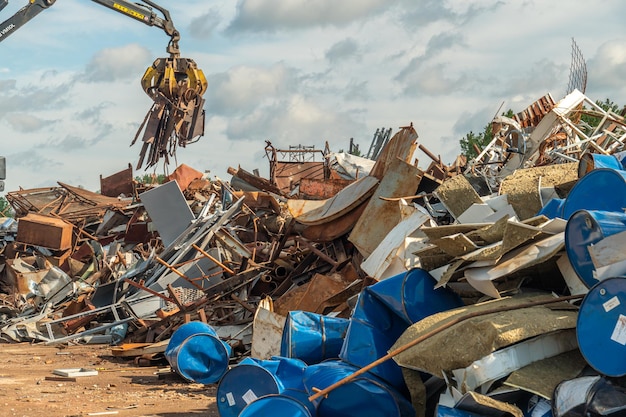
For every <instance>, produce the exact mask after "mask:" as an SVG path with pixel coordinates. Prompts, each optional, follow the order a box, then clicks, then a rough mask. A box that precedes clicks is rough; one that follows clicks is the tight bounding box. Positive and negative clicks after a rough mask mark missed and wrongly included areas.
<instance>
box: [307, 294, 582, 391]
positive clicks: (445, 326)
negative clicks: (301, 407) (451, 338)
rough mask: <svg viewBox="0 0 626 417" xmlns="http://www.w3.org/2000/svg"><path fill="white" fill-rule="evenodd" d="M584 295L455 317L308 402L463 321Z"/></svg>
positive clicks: (579, 297)
mask: <svg viewBox="0 0 626 417" xmlns="http://www.w3.org/2000/svg"><path fill="white" fill-rule="evenodd" d="M583 297H584V295H569V296H565V297H557V298H554V299H552V300H540V301H531V302H528V303H524V304H520V305H516V306H503V307H497V308H493V309H491V310H485V311H475V312H474V313H470V314H468V315H467V316H463V317H457V318H455V319H452V320H450V321H449V322H447V323H444V324H442V325H441V326H439V327H436V328H434V329H433V330H431V331H429V332H428V333H425V334H423V335H421V336H419V337H417V338H415V339H414V340H412V341H410V342H409V343H407V344H405V345H402V346H400V347H399V348H397V349H394V350H392V351H391V352H389V353H387V354H386V355H385V356H383V357H382V358H379V359H377V360H375V361H374V362H372V363H370V364H369V365H366V366H364V367H363V368H361V369H359V370H358V371H356V372H354V373H353V374H351V375H348V376H347V377H345V378H343V379H342V380H340V381H337V382H335V383H334V384H332V385H330V386H329V387H327V388H325V389H323V390H319V389H317V388H313V391H316V392H315V394H313V395H311V396H310V397H309V401H311V402H313V401H314V400H316V399H318V398H319V397H323V396H325V395H328V393H329V392H331V391H333V390H335V389H337V388H339V387H340V386H342V385H345V384H347V383H348V382H350V381H352V380H353V379H354V378H356V377H357V376H359V375H363V374H364V373H366V372H367V371H369V370H370V369H372V368H375V367H376V366H378V365H380V364H381V363H383V362H386V361H388V360H389V359H391V358H393V357H394V356H396V355H399V354H400V353H402V352H404V351H405V350H408V349H410V348H412V347H413V346H415V345H417V344H418V343H421V342H423V341H424V340H426V339H428V338H430V337H432V336H434V335H436V334H438V333H440V332H442V331H444V330H446V329H448V328H450V327H452V326H454V325H456V324H459V323H461V322H463V321H465V320H468V319H470V318H474V317H479V316H484V315H487V314H495V313H502V312H504V311H512V310H519V309H522V308H529V307H536V306H540V305H545V304H553V303H558V302H563V301H571V300H578V299H581V298H583Z"/></svg>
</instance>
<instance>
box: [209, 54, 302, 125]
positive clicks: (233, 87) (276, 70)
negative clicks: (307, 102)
mask: <svg viewBox="0 0 626 417" xmlns="http://www.w3.org/2000/svg"><path fill="white" fill-rule="evenodd" d="M295 78H296V74H295V71H294V70H293V69H292V68H287V67H286V66H285V65H283V64H276V65H273V66H271V67H267V68H261V67H249V66H239V67H235V68H232V69H230V70H229V71H228V72H226V73H221V74H212V75H211V76H209V78H208V81H209V91H208V92H207V94H206V95H205V98H206V99H207V108H208V109H209V111H210V113H212V114H219V115H232V116H235V115H241V114H244V113H248V112H250V111H252V110H253V109H254V108H256V107H258V106H260V105H265V104H266V103H268V102H272V101H274V100H276V99H277V98H278V99H280V98H281V97H283V96H284V95H285V94H289V93H290V92H291V91H292V90H293V89H294V88H295Z"/></svg>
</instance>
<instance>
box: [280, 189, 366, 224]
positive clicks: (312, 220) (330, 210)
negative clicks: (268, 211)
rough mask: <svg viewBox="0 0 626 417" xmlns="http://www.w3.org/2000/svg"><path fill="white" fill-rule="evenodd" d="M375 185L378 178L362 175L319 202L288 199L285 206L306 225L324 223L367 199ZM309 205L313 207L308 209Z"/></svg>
mask: <svg viewBox="0 0 626 417" xmlns="http://www.w3.org/2000/svg"><path fill="white" fill-rule="evenodd" d="M377 185H378V179H376V178H375V177H363V178H361V179H360V180H357V181H355V182H353V183H352V184H350V185H349V186H347V187H346V188H344V189H343V190H341V191H340V192H339V193H337V194H335V195H334V196H333V197H331V198H329V199H327V200H324V201H323V202H321V203H320V202H319V201H316V200H306V201H304V202H299V203H291V201H292V200H288V201H287V207H288V208H289V211H290V212H291V215H292V216H293V217H294V218H295V219H296V221H298V222H299V223H302V224H305V225H307V226H309V225H313V226H314V225H318V224H324V223H328V222H330V221H331V220H334V219H336V218H338V217H340V216H342V215H343V214H345V213H347V212H349V211H350V210H352V209H353V208H355V207H357V206H358V205H359V204H361V203H362V202H363V201H365V200H367V199H368V198H369V197H370V196H371V195H372V193H374V191H375V189H376V186H377ZM309 201H314V203H309ZM290 205H296V206H297V208H294V209H292V208H291V207H290ZM310 206H313V208H312V209H309V207H310Z"/></svg>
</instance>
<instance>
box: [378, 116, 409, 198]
mask: <svg viewBox="0 0 626 417" xmlns="http://www.w3.org/2000/svg"><path fill="white" fill-rule="evenodd" d="M416 149H417V132H416V131H415V129H414V128H413V124H412V123H411V126H406V127H402V128H401V129H400V131H398V133H396V134H395V135H393V137H392V138H391V139H390V140H389V142H387V144H386V145H385V147H384V148H383V150H382V151H381V153H380V154H379V155H378V158H377V159H376V163H375V164H374V167H372V170H371V171H370V174H369V175H370V176H372V177H376V178H378V179H382V178H383V177H384V176H385V175H386V174H387V170H388V169H389V168H390V166H391V165H393V164H394V163H395V161H396V159H401V160H403V161H404V162H407V163H410V162H411V159H412V158H413V154H414V153H415V150H416ZM413 191H415V190H413ZM405 195H412V194H405Z"/></svg>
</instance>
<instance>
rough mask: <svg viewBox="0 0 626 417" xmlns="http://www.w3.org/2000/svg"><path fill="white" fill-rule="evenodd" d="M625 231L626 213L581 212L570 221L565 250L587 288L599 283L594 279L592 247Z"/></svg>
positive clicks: (566, 231) (566, 228) (573, 215)
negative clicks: (590, 251)
mask: <svg viewBox="0 0 626 417" xmlns="http://www.w3.org/2000/svg"><path fill="white" fill-rule="evenodd" d="M624 230H626V214H624V213H618V212H607V211H587V210H579V211H577V212H575V213H574V214H572V216H571V217H570V218H569V220H568V221H567V225H566V226H565V250H566V252H567V256H568V257H569V260H570V263H571V264H572V267H573V268H574V271H576V274H577V275H578V276H579V277H580V279H581V280H582V281H583V283H584V284H585V285H586V286H587V287H589V288H591V287H593V286H594V285H595V284H596V283H597V282H598V280H597V279H596V278H594V276H593V272H594V270H595V266H594V265H593V262H592V260H591V254H590V253H589V246H590V245H593V244H596V243H598V242H599V241H601V240H602V239H604V238H605V237H608V236H611V235H614V234H616V233H619V232H623V231H624Z"/></svg>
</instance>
